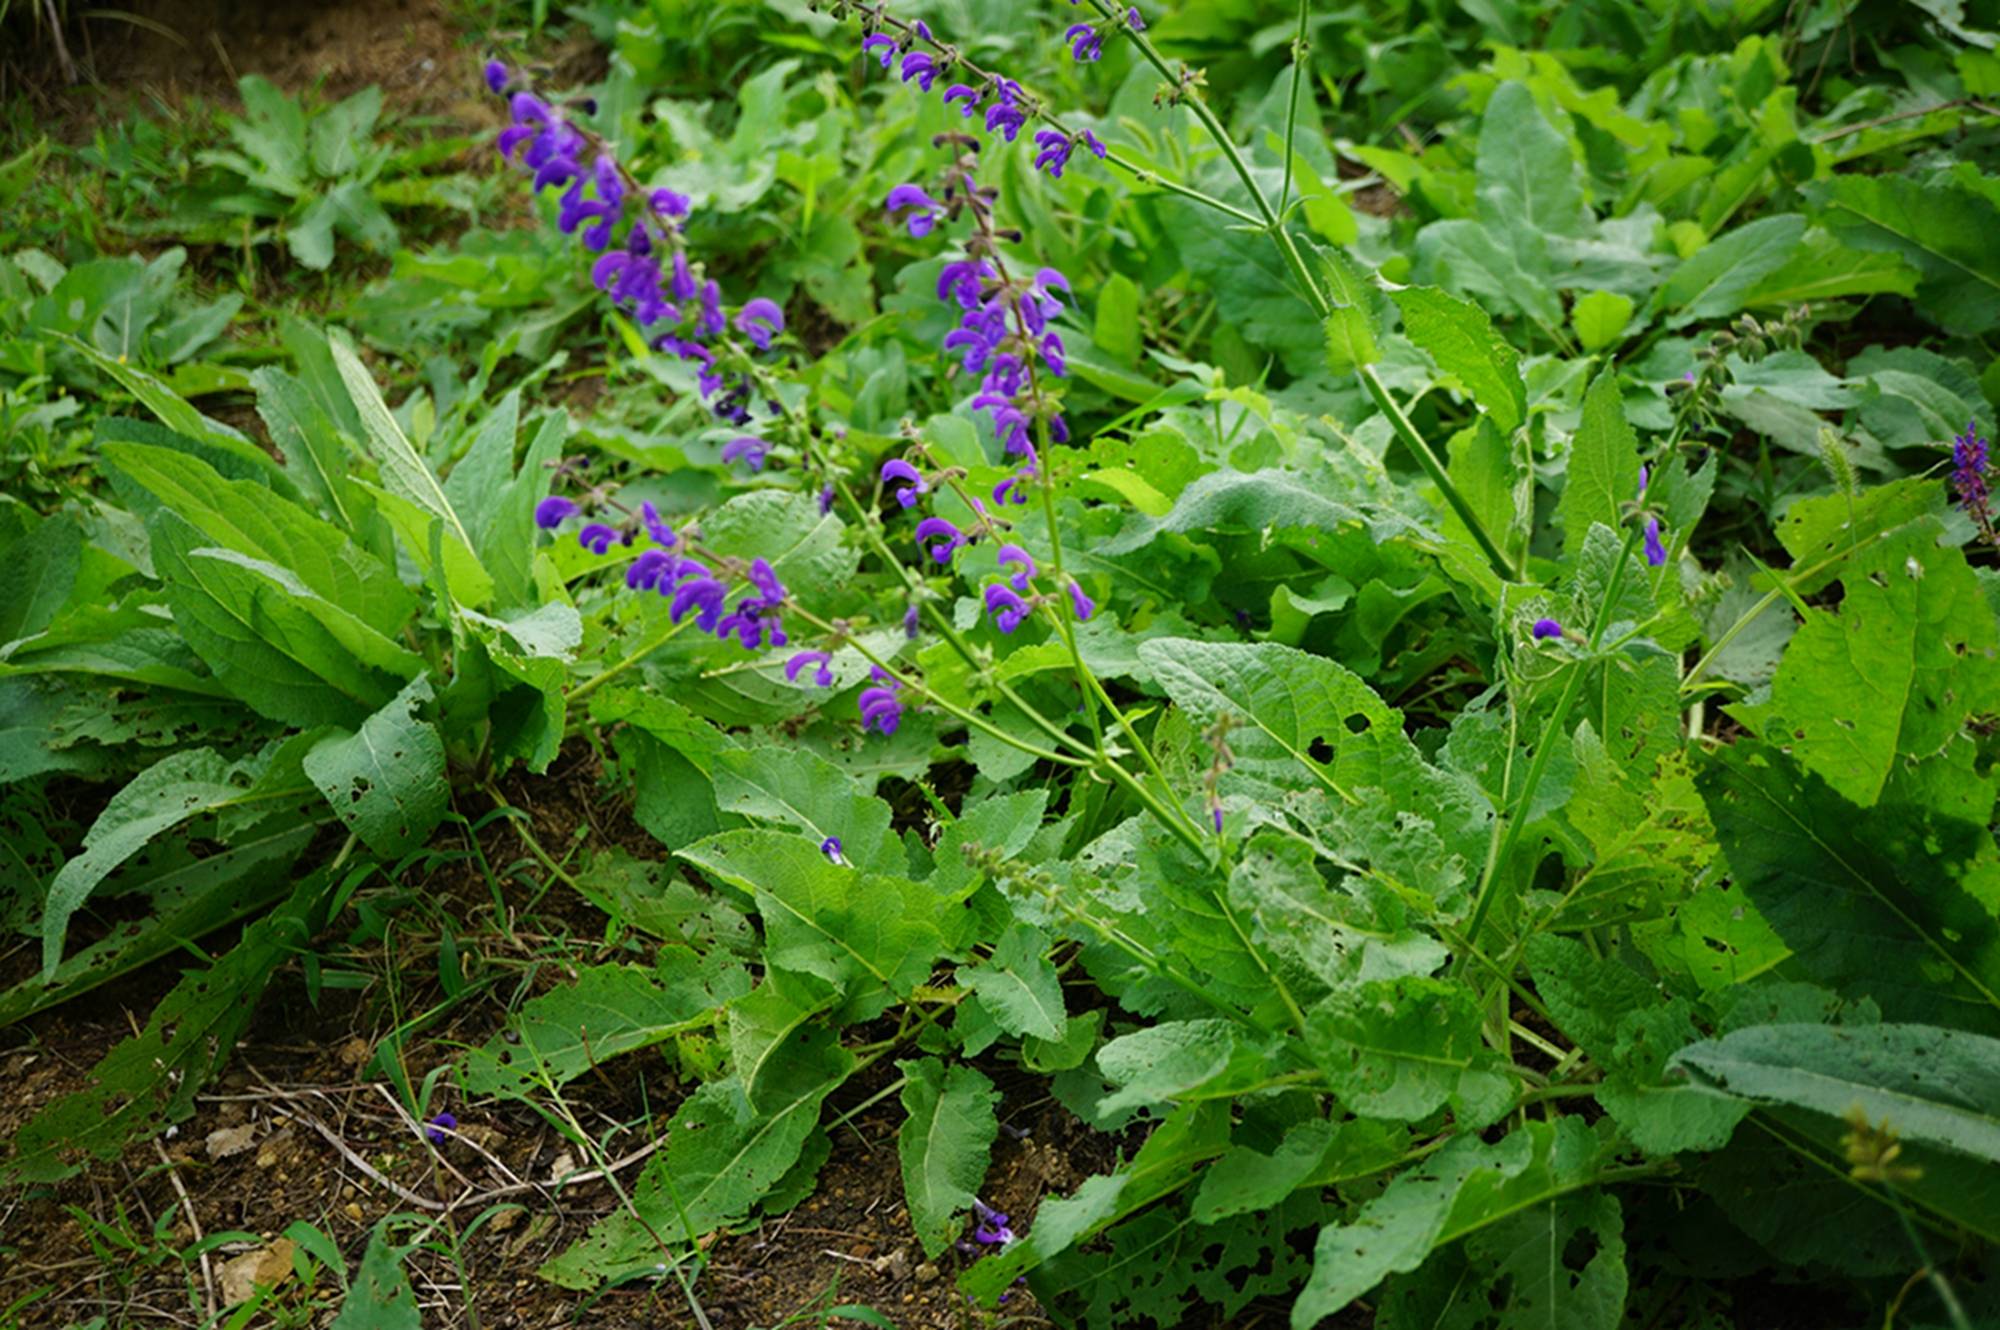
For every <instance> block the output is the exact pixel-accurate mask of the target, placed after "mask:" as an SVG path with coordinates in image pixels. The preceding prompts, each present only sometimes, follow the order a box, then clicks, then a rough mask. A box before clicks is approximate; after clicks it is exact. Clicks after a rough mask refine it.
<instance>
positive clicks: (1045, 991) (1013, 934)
mask: <svg viewBox="0 0 2000 1330" xmlns="http://www.w3.org/2000/svg"><path fill="white" fill-rule="evenodd" d="M1047 950H1048V938H1046V937H1044V936H1043V935H1042V933H1041V930H1039V929H1036V928H1031V927H1029V926H1028V925H1026V924H1015V925H1014V926H1013V927H1012V928H1009V929H1008V930H1007V932H1006V934H1005V935H1004V936H1003V937H1002V938H1001V939H1000V945H998V946H997V947H995V948H994V949H993V954H992V955H991V956H990V957H988V958H987V959H986V961H985V962H984V963H983V964H980V965H977V966H971V967H961V968H960V969H959V971H958V982H959V983H961V984H963V985H964V986H965V987H967V988H969V989H971V990H972V991H973V992H975V993H977V994H978V995H979V1000H980V1002H982V1003H984V1004H985V1007H986V1010H987V1012H988V1013H989V1014H990V1015H991V1016H992V1017H993V1020H994V1023H995V1024H997V1025H998V1026H999V1027H1000V1028H1001V1029H1002V1030H1005V1031H1006V1032H1007V1033H1008V1034H1011V1035H1020V1036H1024V1037H1027V1038H1032V1039H1047V1040H1050V1041H1052V1042H1053V1041H1055V1040H1058V1039H1061V1038H1062V1037H1063V1030H1064V1028H1065V1027H1066V1026H1067V1025H1068V1024H1069V1015H1068V1013H1067V1012H1066V1011H1064V1009H1063V995H1062V982H1061V980H1059V979H1058V978H1057V977H1056V967H1055V966H1054V965H1052V964H1050V963H1049V958H1048V956H1047V954H1046V953H1047Z"/></svg>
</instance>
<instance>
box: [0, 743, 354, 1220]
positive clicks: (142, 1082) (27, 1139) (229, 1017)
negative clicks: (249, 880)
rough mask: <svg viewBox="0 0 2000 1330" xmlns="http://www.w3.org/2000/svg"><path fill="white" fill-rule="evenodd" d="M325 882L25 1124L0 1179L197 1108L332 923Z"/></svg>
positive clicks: (54, 1173) (165, 1004) (163, 1004)
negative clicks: (283, 972) (275, 986)
mask: <svg viewBox="0 0 2000 1330" xmlns="http://www.w3.org/2000/svg"><path fill="white" fill-rule="evenodd" d="M169 760H171V759H169ZM326 889H327V876H326V874H325V873H324V872H318V873H314V874H313V875H311V876H310V877H307V878H305V879H304V880H302V881H301V882H300V883H299V884H298V886H297V887H296V888H295V889H294V890H293V892H292V897H291V899H290V900H289V901H288V902H287V903H286V904H285V905H283V906H282V907H280V908H279V909H277V910H275V911H273V912H272V913H271V914H269V915H267V916H265V917H264V918H262V919H260V920H258V921H257V922H255V923H253V924H251V925H250V926H249V927H248V928H246V929H244V930H243V936H242V938H241V939H239V940H238V941H237V943H236V945H235V946H233V947H231V948H230V949H229V950H228V952H226V953H225V954H224V955H223V956H222V957H221V958H220V959H218V960H217V961H216V962H215V964H214V965H213V966H211V967H209V968H208V969H205V970H200V971H196V972H193V973H190V974H188V975H187V976H186V977H185V978H183V979H182V980H181V981H180V982H179V983H177V984H175V985H174V987H173V989H172V990H171V991H169V992H168V993H167V995H166V996H165V997H163V998H161V999H160V1003H159V1005H158V1006H157V1007H155V1008H153V1013H152V1015H150V1016H149V1017H147V1018H146V1025H145V1028H144V1029H142V1030H140V1031H139V1032H138V1033H136V1034H134V1035H133V1036H132V1037H131V1038H129V1039H126V1040H124V1041H122V1042H120V1043H119V1044H118V1045H117V1046H116V1047H115V1048H113V1049H112V1050H111V1051H110V1052H109V1053H107V1054H105V1056H104V1057H103V1058H102V1059H101V1060H99V1062H98V1063H97V1065H96V1066H95V1067H93V1068H92V1069H91V1072H90V1075H89V1077H88V1079H87V1081H86V1088H84V1089H81V1090H77V1091H74V1092H72V1093H70V1094H67V1095H64V1096H63V1097H62V1098H60V1099H57V1100H55V1101H54V1102H53V1103H49V1104H45V1105H43V1106H42V1108H41V1109H40V1110H39V1111H37V1112H36V1114H35V1115H34V1117H32V1118H30V1119H29V1120H28V1122H27V1123H26V1124H25V1125H24V1126H22V1128H21V1129H20V1131H19V1132H18V1133H17V1134H16V1136H15V1138H14V1147H15V1153H14V1156H13V1157H12V1158H11V1159H8V1160H6V1161H5V1162H4V1163H0V1184H8V1185H11V1184H13V1183H18V1182H52V1181H55V1180H57V1179H59V1178H65V1177H68V1176H70V1175H71V1174H73V1173H75V1172H77V1171H78V1169H79V1168H81V1167H82V1165H83V1163H84V1162H85V1161H86V1160H87V1159H92V1158H94V1159H114V1158H116V1157H117V1156H118V1154H119V1152H120V1151H121V1150H122V1149H123V1148H124V1147H125V1145H126V1143H127V1142H129V1141H132V1140H135V1139H139V1138H141V1137H144V1136H146V1135H150V1134H152V1133H155V1132H157V1131H159V1130H160V1128H161V1127H163V1126H165V1125H166V1124H167V1123H170V1122H181V1121H185V1120H186V1119H187V1118H188V1117H190V1116H191V1115H192V1114H193V1113H194V1108H195V1096H196V1095H197V1094H199V1093H200V1092H201V1090H202V1089H203V1087H205V1086H206V1085H207V1084H208V1083H209V1081H210V1080H211V1079H212V1078H213V1077H214V1076H215V1075H216V1074H217V1073H218V1072H220V1071H221V1069H222V1066H223V1063H224V1062H225V1061H227V1060H228V1058H229V1055H230V1053H231V1052H232V1051H233V1050H234V1049H235V1047H236V1041H237V1040H238V1039H239V1038H241V1037H242V1036H243V1034H244V1033H245V1032H246V1031H247V1030H248V1029H249V1028H250V1020H251V1017H252V1016H253V1015H254V1014H255V1011H256V1006H257V998H258V997H259V995H261V994H262V993H263V991H264V986H265V985H266V984H267V983H268V982H269V981H270V978H271V975H272V973H273V972H274V971H276V969H277V968H278V966H279V965H280V964H282V963H283V962H284V961H285V960H286V959H287V958H289V957H290V956H292V955H294V954H295V953H296V952H297V951H298V950H299V949H300V948H302V947H303V946H305V945H306V943H307V941H308V940H309V939H310V938H311V937H312V935H313V933H314V931H315V930H316V929H317V928H318V927H319V926H320V923H321V922H323V921H319V920H318V912H319V903H320V900H321V897H322V896H323V895H324V893H325V892H326Z"/></svg>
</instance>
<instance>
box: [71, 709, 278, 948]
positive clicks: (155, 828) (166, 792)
mask: <svg viewBox="0 0 2000 1330" xmlns="http://www.w3.org/2000/svg"><path fill="white" fill-rule="evenodd" d="M262 774H263V763H262V762H260V761H259V760H258V759H256V758H251V759H247V760H245V761H243V762H231V761H229V760H228V759H226V758H224V757H223V756H221V755H220V754H219V753H216V752H215V751H213V750H212V749H207V748H194V749H189V750H187V751H185V752H179V753H173V754H170V755H168V756H166V757H163V758H161V759H160V760H159V761H158V762H155V763H154V764H153V765H152V766H150V767H147V768H146V769H145V770H144V771H142V772H140V773H139V774H138V775H136V776H134V777H133V778H132V780H131V781H130V783H128V784H127V785H126V786H125V787H124V788H123V789H121V790H119V791H118V793H116V794H114V795H112V796H111V801H110V802H109V803H107V804H106V805H105V806H104V811H103V812H102V813H99V814H98V815H97V820H96V821H95V822H93V823H91V826H90V830H89V831H87V832H85V833H84V837H83V852H82V853H81V854H78V855H77V856H76V857H75V858H73V859H71V860H69V861H68V862H67V863H65V864H64V865H63V866H62V870H61V871H60V872H58V873H57V874H56V876H55V878H54V880H53V881H51V882H50V883H49V890H48V896H47V898H46V900H45V901H44V902H43V905H42V927H41V933H42V976H43V978H44V979H50V978H53V977H54V975H55V973H56V967H57V965H58V964H59V963H60V962H61V961H62V950H63V940H64V938H65V937H66V936H67V934H68V931H69V920H70V916H71V915H73V914H75V913H76V911H77V910H78V908H79V907H81V906H82V904H83V903H84V901H86V900H88V899H89V897H90V893H91V892H92V891H94V890H96V889H97V885H98V884H99V883H100V882H102V881H103V880H104V879H105V877H106V875H107V874H109V873H110V872H111V871H112V870H113V869H115V868H117V867H118V866H119V865H120V864H122V863H124V862H125V861H126V860H128V859H130V858H131V857H132V856H133V855H135V854H137V853H138V852H139V851H140V850H142V849H144V848H145V846H146V844H147V843H148V842H149V841H151V840H152V839H153V838H154V837H155V836H158V835H159V834H160V833H161V832H163V831H166V830H168V829H169V828H172V827H177V826H179V825H180V824H181V823H183V822H186V821H188V820H189V819H191V818H197V817H202V816H204V815H207V814H210V813H215V812H218V811H221V810H222V809H225V808H228V807H230V806H231V805H233V804H235V803H237V802H238V801H240V800H242V799H244V798H245V797H246V796H247V795H248V793H249V791H250V790H251V788H252V787H253V786H254V785H255V784H256V780H257V777H258V776H260V775H262Z"/></svg>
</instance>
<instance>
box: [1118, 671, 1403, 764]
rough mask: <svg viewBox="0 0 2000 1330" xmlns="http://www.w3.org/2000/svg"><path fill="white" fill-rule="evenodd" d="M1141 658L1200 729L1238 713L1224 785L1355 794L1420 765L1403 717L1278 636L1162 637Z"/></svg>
mask: <svg viewBox="0 0 2000 1330" xmlns="http://www.w3.org/2000/svg"><path fill="white" fill-rule="evenodd" d="M1139 658H1140V659H1141V660H1142V661H1144V662H1145V664H1146V666H1147V667H1148V668H1149V669H1150V670H1152V672H1153V676H1154V677H1155V678H1156V679H1158V681H1159V683H1160V686H1161V687H1162V688H1164V689H1165V690H1166V692H1167V696H1169V697H1171V698H1172V699H1173V701H1174V705H1175V706H1177V707H1179V708H1180V709H1181V710H1182V711H1183V712H1185V713H1186V714H1187V719H1188V721H1189V723H1191V724H1192V725H1193V726H1194V727H1196V728H1197V729H1206V728H1207V727H1208V726H1210V725H1213V724H1215V722H1216V721H1218V720H1219V719H1221V718H1222V717H1224V716H1227V717H1228V718H1229V719H1230V721H1231V724H1232V726H1233V728H1232V729H1231V731H1230V735H1229V744H1230V747H1231V749H1232V750H1233V751H1234V753H1235V755H1236V763H1235V767H1234V769H1233V770H1232V771H1231V772H1230V774H1229V775H1227V776H1225V777H1224V778H1223V784H1222V788H1223V789H1224V790H1225V791H1226V790H1228V789H1229V788H1230V787H1231V785H1232V784H1235V783H1239V782H1242V783H1248V784H1250V785H1251V786H1252V788H1254V789H1256V790H1258V791H1259V792H1260V793H1261V794H1262V795H1263V796H1264V797H1265V798H1267V799H1269V798H1273V797H1274V794H1275V792H1279V791H1284V790H1301V789H1309V788H1312V787H1313V786H1315V785H1318V786H1321V787H1323V788H1325V789H1327V790H1329V791H1331V792H1333V793H1335V794H1336V796H1337V797H1341V798H1348V799H1351V798H1353V797H1354V796H1353V792H1354V791H1355V790H1357V789H1360V788H1363V787H1365V786H1389V785H1393V784H1394V783H1395V781H1396V777H1397V775H1398V774H1401V773H1403V772H1406V771H1413V770H1414V769H1415V768H1416V766H1417V764H1418V763H1419V759H1418V758H1417V756H1416V750H1415V749H1414V748H1413V747H1412V746H1411V745H1410V742H1409V740H1408V739H1406V738H1404V737H1403V722H1402V714H1401V713H1400V712H1397V711H1395V710H1393V709H1391V708H1390V707H1388V706H1385V705H1384V704H1383V702H1382V699H1381V698H1380V697H1378V696H1376V694H1375V691H1374V690H1373V689H1371V688H1370V687H1369V686H1368V685H1367V684H1365V683H1363V682H1362V681H1361V678H1360V676H1358V675H1356V674H1354V673H1353V672H1352V671H1350V670H1348V669H1346V668H1345V667H1343V666H1341V665H1337V664H1335V663H1334V662H1333V661H1330V660H1327V659H1325V658H1324V657H1320V656H1312V655H1308V654H1306V653H1305V652H1303V651H1297V650H1294V649H1293V648H1291V647H1285V646H1279V645H1278V644H1277V643H1275V642H1263V643H1257V644H1255V645H1246V644H1239V643H1222V642H1198V641H1194V640H1191V639H1188V638H1175V637H1161V638H1154V639H1153V640H1151V641H1149V642H1144V643H1141V644H1140V647H1139Z"/></svg>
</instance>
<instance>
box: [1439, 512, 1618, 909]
mask: <svg viewBox="0 0 2000 1330" xmlns="http://www.w3.org/2000/svg"><path fill="white" fill-rule="evenodd" d="M1638 538H1639V533H1638V532H1637V531H1636V530H1627V531H1626V533H1625V544H1624V545H1623V546H1622V547H1621V548H1620V549H1619V551H1618V562H1617V564H1616V565H1615V566H1613V568H1612V570H1611V576H1610V578H1609V579H1607V580H1606V582H1605V585H1604V600H1603V602H1602V603H1601V604H1600V605H1599V606H1598V607H1597V618H1596V621H1595V622H1594V623H1592V624H1591V627H1590V641H1589V645H1588V647H1587V649H1586V652H1585V655H1584V658H1583V659H1581V660H1579V661H1577V662H1576V663H1575V664H1574V665H1572V666H1571V667H1570V675H1569V678H1568V679H1566V680H1564V681H1563V690H1562V695H1561V696H1560V697H1558V698H1557V699H1556V709H1555V711H1554V713H1553V714H1552V715H1550V717H1549V721H1548V724H1547V726H1545V727H1544V728H1543V730H1542V737H1541V742H1539V743H1538V744H1536V745H1535V757H1534V760H1533V761H1532V762H1530V763H1529V764H1528V774H1527V776H1526V778H1525V779H1523V780H1522V782H1521V792H1520V794H1519V795H1518V796H1516V797H1514V798H1511V799H1509V800H1508V801H1507V802H1508V803H1509V804H1511V805H1512V807H1513V809H1514V811H1513V813H1512V814H1511V815H1509V816H1508V817H1507V818H1506V833H1505V835H1504V836H1503V838H1502V839H1501V841H1500V848H1499V850H1498V851H1497V852H1496V853H1495V854H1494V855H1493V856H1492V857H1491V858H1490V859H1488V860H1487V861H1486V872H1485V874H1484V875H1483V876H1482V877H1481V879H1480V883H1479V895H1478V896H1477V898H1476V899H1475V900H1474V902H1473V906H1472V918H1471V919H1470V920H1469V921H1468V922H1467V923H1466V925H1465V940H1466V941H1467V943H1477V942H1478V941H1479V929H1480V925H1482V924H1484V923H1485V922H1486V915H1487V912H1488V911H1489V910H1491V909H1492V908H1493V901H1494V898H1495V897H1496V896H1497V895H1498V894H1499V892H1498V890H1497V886H1498V884H1499V882H1500V879H1501V876H1502V874H1504V873H1505V872H1506V869H1507V863H1508V861H1509V860H1510V859H1511V858H1512V857H1513V854H1514V849H1515V847H1516V846H1517V845H1518V844H1519V843H1520V840H1521V833H1522V832H1523V831H1525V830H1526V829H1527V825H1528V810H1529V809H1530V808H1532V807H1533V806H1534V801H1535V792H1536V790H1538V789H1539V788H1540V787H1541V783H1542V777H1543V775H1544V774H1546V773H1547V771H1548V769H1549V759H1550V758H1551V757H1553V756H1554V754H1555V750H1556V748H1557V746H1558V745H1559V744H1560V743H1561V742H1562V740H1563V738H1564V736H1565V735H1566V734H1567V731H1566V730H1565V729H1564V725H1565V724H1566V723H1567V722H1568V720H1569V713H1570V708H1571V707H1573V706H1575V705H1576V698H1577V694H1578V693H1579V692H1581V691H1582V689H1583V677H1584V676H1585V675H1586V674H1588V673H1590V667H1591V666H1592V665H1593V664H1595V663H1596V661H1595V659H1594V657H1595V655H1596V653H1597V648H1598V644H1599V643H1600V642H1602V641H1603V640H1604V630H1605V627H1606V626H1607V625H1608V624H1609V623H1610V622H1611V615H1612V612H1613V610H1614V607H1615V606H1616V605H1617V604H1618V594H1619V592H1620V591H1621V590H1623V589H1624V586H1625V569H1626V568H1627V567H1628V566H1629V565H1630V564H1631V562H1632V547H1633V545H1634V544H1636V543H1637V541H1638Z"/></svg>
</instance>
